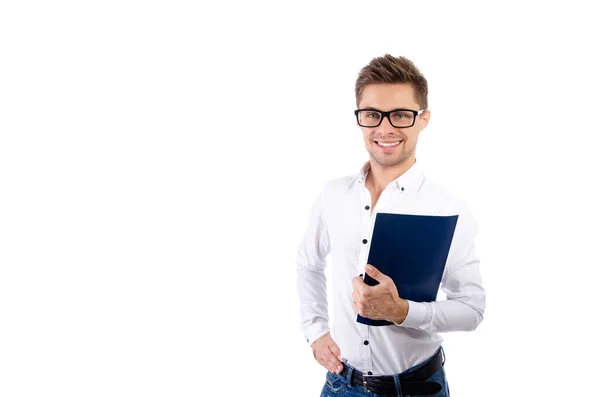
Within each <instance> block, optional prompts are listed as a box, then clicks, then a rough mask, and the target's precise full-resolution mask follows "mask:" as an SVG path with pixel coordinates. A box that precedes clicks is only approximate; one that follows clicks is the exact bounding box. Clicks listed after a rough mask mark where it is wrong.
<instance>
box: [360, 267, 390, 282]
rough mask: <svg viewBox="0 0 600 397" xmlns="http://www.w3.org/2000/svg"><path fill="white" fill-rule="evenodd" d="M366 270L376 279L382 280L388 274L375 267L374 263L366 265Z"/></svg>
mask: <svg viewBox="0 0 600 397" xmlns="http://www.w3.org/2000/svg"><path fill="white" fill-rule="evenodd" d="M365 271H366V272H367V274H368V275H369V276H371V277H373V278H374V279H375V280H377V281H379V282H382V281H383V280H384V279H385V278H386V277H387V276H386V275H385V274H383V273H381V272H380V271H379V270H377V269H376V268H375V266H372V265H367V266H366V267H365Z"/></svg>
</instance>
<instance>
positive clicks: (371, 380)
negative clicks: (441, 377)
mask: <svg viewBox="0 0 600 397" xmlns="http://www.w3.org/2000/svg"><path fill="white" fill-rule="evenodd" d="M443 363H444V353H443V352H442V349H441V348H440V349H439V350H438V352H437V353H436V354H435V355H434V356H433V357H432V358H430V359H429V360H428V361H426V362H425V363H424V364H423V365H422V366H421V367H419V368H418V369H416V370H414V371H412V372H410V373H408V374H405V375H400V376H399V380H400V388H401V389H402V394H409V395H413V394H414V395H417V396H420V395H427V394H436V393H438V392H439V391H440V390H442V385H440V384H439V383H437V382H425V380H426V379H427V378H429V377H430V376H431V375H433V374H435V373H436V372H437V371H438V370H439V369H440V367H441V366H442V364H443ZM340 375H341V376H348V367H347V366H346V365H344V369H343V370H342V372H341V373H340ZM352 382H353V383H354V384H358V385H363V387H364V388H365V391H370V392H372V393H376V394H384V395H388V396H396V395H397V392H396V384H395V383H394V377H393V376H391V375H383V376H374V375H367V374H363V373H362V372H360V371H357V370H354V371H352Z"/></svg>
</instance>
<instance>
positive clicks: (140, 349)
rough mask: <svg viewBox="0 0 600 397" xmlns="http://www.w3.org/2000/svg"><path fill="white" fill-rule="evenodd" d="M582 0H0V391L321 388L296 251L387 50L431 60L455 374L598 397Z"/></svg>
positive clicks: (192, 392) (356, 152)
mask: <svg viewBox="0 0 600 397" xmlns="http://www.w3.org/2000/svg"><path fill="white" fill-rule="evenodd" d="M216 3H219V5H218V6H217V5H216ZM590 3H591V2H590ZM586 4H588V3H587V2H575V1H570V2H565V3H564V4H558V3H556V4H555V3H552V2H540V3H539V4H536V3H533V2H519V4H518V5H517V4H516V3H515V4H514V5H511V4H510V3H507V2H497V4H495V5H490V4H489V2H476V3H475V2H473V3H471V4H467V3H460V2H439V3H433V2H400V1H397V2H369V3H367V2H363V3H359V2H351V1H346V2H343V3H341V2H340V3H339V4H336V5H328V4H326V3H325V2H321V3H316V2H315V3H310V2H298V3H297V4H289V3H288V2H277V3H273V4H267V3H260V2H254V1H249V2H241V1H240V2H227V3H225V2H223V3H220V2H216V1H215V2H207V3H206V4H202V5H200V3H198V2H176V1H170V2H166V1H164V2H159V1H145V2H142V1H138V2H134V1H104V2H76V1H71V2H65V1H60V2H28V1H19V2H16V1H14V2H11V1H7V2H3V3H2V4H1V5H0V395H2V396H10V397H12V396H36V397H38V396H50V395H52V396H54V395H60V396H211V395H224V396H230V395H245V394H247V393H252V394H259V395H265V396H267V395H268V396H279V395H290V396H317V395H318V394H319V392H320V388H321V386H322V384H323V381H324V375H325V370H324V369H323V368H321V367H319V366H318V364H317V363H316V362H315V361H314V359H313V358H312V354H311V352H310V349H309V348H308V346H307V345H306V342H305V339H304V337H303V336H302V334H301V332H300V330H299V328H298V318H299V315H298V303H297V297H296V285H295V263H294V262H295V255H296V249H297V246H298V244H299V243H300V238H301V236H302V234H303V232H304V227H305V226H306V223H307V221H308V211H309V209H310V205H311V204H312V201H313V199H314V198H315V197H316V194H317V193H318V191H319V189H320V187H321V186H322V185H323V183H324V182H325V181H326V180H328V179H330V178H336V177H340V176H343V175H348V174H351V173H355V172H357V171H358V169H359V168H360V166H361V165H362V164H363V162H364V161H366V159H367V157H366V151H365V150H364V147H363V144H362V138H361V135H360V131H359V130H358V128H357V127H356V126H355V121H354V118H353V114H352V111H353V110H354V91H353V90H354V82H355V78H356V75H357V73H358V71H359V70H360V68H361V67H362V66H364V65H365V64H366V63H368V62H369V60H370V59H371V58H373V57H375V56H379V55H383V54H384V53H390V54H393V55H405V56H407V57H409V58H410V59H412V60H413V61H414V62H415V63H416V64H417V66H419V67H420V68H421V70H422V72H423V73H424V74H425V76H426V77H427V79H428V81H429V84H430V109H431V112H432V118H431V122H430V125H429V127H428V128H427V129H426V130H425V131H424V132H423V134H422V136H421V139H420V142H419V146H418V152H417V158H418V160H419V161H420V163H421V165H422V166H423V168H424V169H425V171H426V173H427V175H428V176H429V177H431V178H433V179H436V180H438V181H439V182H441V183H443V184H444V185H446V186H447V187H449V188H450V189H452V190H454V191H455V192H456V193H457V194H458V195H460V196H461V197H463V198H464V199H465V200H466V201H467V202H468V203H469V205H470V207H471V209H472V210H473V212H474V214H475V215H476V217H477V219H478V222H479V225H480V233H479V236H478V247H479V251H480V255H481V257H482V273H483V277H484V283H485V286H486V288H487V289H488V307H487V311H486V318H485V320H484V322H483V323H482V325H481V326H480V327H479V328H478V329H477V330H476V331H475V332H471V333H455V334H446V335H445V338H446V342H445V344H444V346H445V348H446V352H447V356H448V361H447V364H446V370H447V375H448V378H449V382H450V387H451V390H452V395H453V396H455V397H469V396H474V397H475V396H476V397H480V396H505V395H514V396H519V395H523V396H526V395H548V396H565V395H593V394H594V390H597V387H596V386H595V383H594V382H595V380H594V379H591V378H588V376H590V375H593V374H592V372H593V371H592V368H593V367H595V368H596V369H597V357H598V353H599V351H598V345H597V339H598V335H599V333H598V328H597V327H593V326H592V325H591V324H592V323H594V322H595V317H597V314H598V310H597V305H596V304H594V300H595V299H596V296H597V293H596V291H595V287H596V284H597V278H598V266H599V265H600V260H599V259H598V255H597V251H596V250H597V247H598V237H599V234H600V233H599V232H598V225H599V222H600V219H599V215H598V209H597V208H598V207H597V202H598V200H599V199H600V197H599V195H598V191H597V183H598V177H597V175H596V173H597V171H598V169H600V164H599V161H598V159H597V151H598V149H597V146H596V142H597V136H598V134H599V133H600V131H599V128H598V123H597V114H598V100H597V98H598V94H597V92H598V89H599V88H600V87H599V85H600V84H599V78H598V70H599V69H600V64H599V63H598V60H597V59H596V55H597V53H598V50H597V37H599V35H600V32H599V29H598V28H597V20H596V17H595V16H594V15H595V14H594V12H593V11H592V8H591V6H587V5H586ZM580 379H587V380H585V381H583V382H581V381H580Z"/></svg>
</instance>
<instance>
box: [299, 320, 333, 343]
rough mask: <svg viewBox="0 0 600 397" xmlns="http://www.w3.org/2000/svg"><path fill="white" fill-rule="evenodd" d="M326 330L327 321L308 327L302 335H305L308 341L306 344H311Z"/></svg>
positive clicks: (326, 331) (327, 327)
mask: <svg viewBox="0 0 600 397" xmlns="http://www.w3.org/2000/svg"><path fill="white" fill-rule="evenodd" d="M328 332H329V326H328V325H327V323H323V324H320V323H317V324H313V325H311V326H310V327H308V329H307V330H306V332H305V333H304V335H305V336H306V341H307V342H308V345H309V346H312V344H313V343H315V341H316V340H317V339H319V338H320V337H321V336H323V335H325V334H326V333H328Z"/></svg>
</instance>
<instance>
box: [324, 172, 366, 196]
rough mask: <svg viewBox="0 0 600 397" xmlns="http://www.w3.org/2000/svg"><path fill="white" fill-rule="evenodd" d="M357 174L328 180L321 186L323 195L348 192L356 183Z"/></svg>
mask: <svg viewBox="0 0 600 397" xmlns="http://www.w3.org/2000/svg"><path fill="white" fill-rule="evenodd" d="M358 178H359V176H358V175H357V174H352V175H345V176H341V177H337V178H331V179H328V180H327V181H326V182H325V183H324V186H323V192H324V193H325V194H328V193H329V194H331V193H344V192H349V191H350V190H351V189H352V187H354V185H355V184H356V182H357V181H358Z"/></svg>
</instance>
